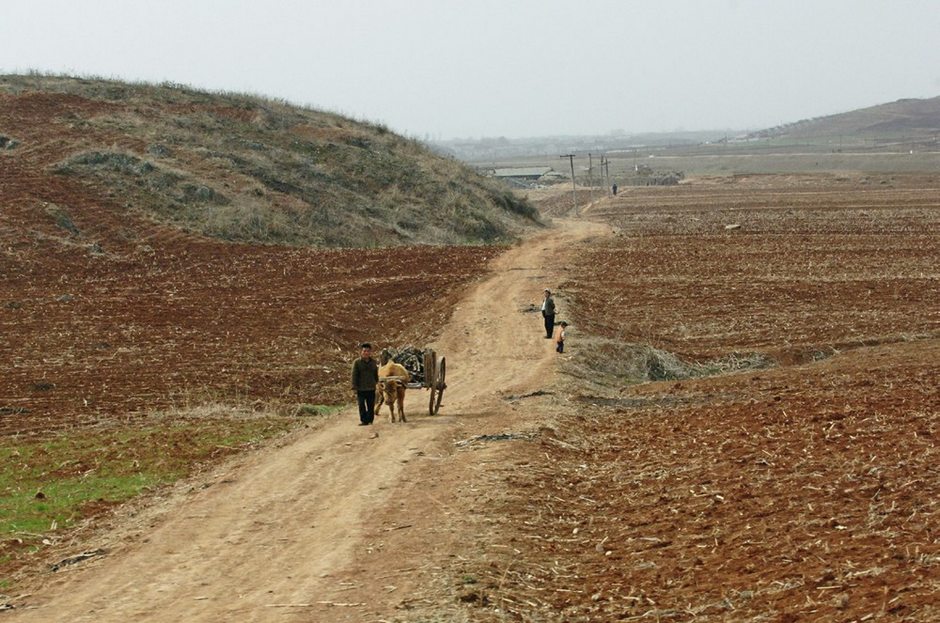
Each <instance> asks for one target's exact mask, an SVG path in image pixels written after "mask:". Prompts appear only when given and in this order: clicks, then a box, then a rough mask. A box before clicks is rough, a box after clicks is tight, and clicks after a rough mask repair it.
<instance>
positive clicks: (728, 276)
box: [459, 177, 940, 621]
mask: <svg viewBox="0 0 940 623" xmlns="http://www.w3.org/2000/svg"><path fill="white" fill-rule="evenodd" d="M890 183H891V184H894V185H895V188H889V189H887V190H885V189H884V186H885V185H882V184H880V183H878V180H872V179H868V180H865V179H859V178H851V179H833V178H798V179H784V178H771V177H757V178H745V179H736V180H731V181H729V182H727V183H715V184H702V183H700V184H698V185H691V186H688V187H679V188H675V189H635V190H634V189H631V190H630V191H628V192H627V193H626V195H623V196H621V197H619V198H618V199H617V200H615V201H613V202H609V203H604V204H601V205H600V206H598V207H596V208H594V209H593V210H591V211H590V212H589V213H588V214H589V215H590V216H592V217H594V218H601V219H603V220H605V221H606V222H609V223H613V224H615V225H616V226H618V227H620V228H621V231H620V235H619V236H618V237H616V238H615V239H614V240H612V241H611V242H610V243H606V244H600V245H592V248H590V249H583V250H579V252H578V253H577V254H576V255H578V256H579V260H578V262H577V264H576V265H575V266H573V272H574V276H573V278H572V279H571V280H570V281H569V283H567V284H565V285H564V287H562V288H560V291H561V292H562V293H563V294H564V293H567V294H568V295H569V297H570V300H569V304H570V305H571V307H570V309H572V310H574V313H573V314H572V315H571V316H570V317H572V318H573V320H574V324H573V327H572V328H573V329H577V331H571V332H570V333H571V339H570V342H571V346H570V348H571V350H572V353H573V354H572V356H573V357H575V358H578V356H579V354H578V335H586V334H587V333H589V332H593V333H595V334H600V335H604V336H605V337H608V338H613V339H621V340H624V341H625V342H648V343H651V344H653V345H654V346H657V347H659V348H663V349H667V350H672V351H676V352H678V353H680V354H681V355H683V356H685V357H686V358H689V359H699V358H701V359H704V358H708V357H715V356H721V355H726V354H728V353H730V352H742V351H759V352H762V353H766V354H769V355H770V356H772V357H774V358H775V359H777V361H778V362H779V364H780V365H779V366H778V367H775V368H773V369H769V370H761V371H750V372H743V373H739V374H733V375H727V376H719V377H713V378H705V379H696V380H686V381H681V382H675V381H673V382H668V381H667V382H657V383H647V384H643V385H638V386H632V387H622V388H621V390H620V392H619V398H618V399H615V400H611V401H609V402H608V403H607V404H610V405H613V406H609V407H603V406H597V405H594V406H591V405H590V403H591V402H592V399H591V397H589V396H578V395H577V389H575V390H574V392H575V395H574V396H573V397H574V398H582V399H583V401H584V402H582V404H585V405H586V406H584V407H583V408H582V409H580V412H578V413H576V414H572V413H570V412H568V413H567V414H565V413H564V412H562V414H561V415H556V419H555V420H554V421H553V422H552V423H551V424H550V425H549V426H548V427H546V428H543V429H542V430H541V434H540V436H539V439H538V440H537V441H536V442H532V443H517V444H514V445H513V446H512V448H511V451H510V450H508V449H507V452H511V455H507V456H506V459H505V460H506V463H505V464H506V465H507V467H506V468H505V469H503V470H501V471H497V473H496V474H494V477H495V479H496V482H497V483H498V484H499V486H498V487H496V488H495V489H494V488H493V487H489V488H487V489H486V494H485V496H484V497H485V499H483V498H481V499H480V500H478V503H479V504H481V505H484V504H485V506H486V508H487V513H486V517H485V519H484V518H483V517H480V518H478V519H479V520H482V521H485V522H487V523H488V525H491V526H492V525H493V524H495V525H497V526H498V529H492V528H491V529H490V530H489V531H488V534H487V536H486V537H484V538H482V545H480V546H479V547H478V548H477V549H476V551H475V552H474V553H475V554H477V558H476V560H478V561H480V560H482V562H478V563H477V564H476V565H474V564H469V565H465V567H464V569H463V571H464V573H465V574H466V577H471V578H473V583H471V584H468V585H465V586H462V587H461V588H460V589H459V592H460V595H461V599H462V600H463V601H465V602H468V603H470V604H473V605H474V606H481V605H482V606H484V607H472V608H470V610H469V612H470V613H471V614H472V618H473V619H474V620H481V621H486V620H505V618H506V617H507V616H508V617H509V618H510V619H512V620H531V621H538V620H564V621H612V620H634V619H636V620H646V619H649V620H674V621H691V620H733V621H797V620H824V621H830V620H831V621H841V620H845V621H849V620H868V619H869V618H872V619H873V618H878V617H887V618H888V619H890V620H911V621H930V620H936V618H937V617H938V616H940V610H938V609H937V604H936V594H937V592H938V590H940V540H938V536H937V533H936V525H937V524H938V523H940V521H938V520H940V504H938V502H937V499H938V496H937V491H940V473H938V472H937V470H936V465H937V461H938V458H940V456H938V452H937V448H936V435H937V423H938V419H940V389H938V385H940V383H938V380H940V339H938V320H940V319H938V311H940V310H938V306H937V301H938V300H940V296H938V294H940V290H938V275H937V269H936V267H937V266H938V265H940V245H938V244H937V242H938V233H940V228H938V223H940V206H938V204H937V202H936V190H934V189H935V188H936V186H937V180H935V179H931V178H901V179H898V178H895V179H893V180H891V181H890ZM873 186H874V189H872V187H873ZM732 223H737V224H740V225H741V227H740V228H739V229H729V230H726V229H725V226H726V225H728V224H732ZM823 357H825V358H826V359H825V360H824V361H816V359H819V358H823ZM598 373H599V374H602V373H603V372H602V371H598ZM595 402H598V403H600V401H595ZM618 402H619V403H620V404H621V405H622V406H616V405H617V404H618ZM500 490H504V492H503V493H498V494H494V491H497V492H498V491H500ZM470 504H471V505H472V504H473V503H472V502H471V503H470ZM481 550H484V551H486V554H485V555H484V556H483V557H482V559H481V558H480V557H479V551H481ZM468 557H469V556H468Z"/></svg>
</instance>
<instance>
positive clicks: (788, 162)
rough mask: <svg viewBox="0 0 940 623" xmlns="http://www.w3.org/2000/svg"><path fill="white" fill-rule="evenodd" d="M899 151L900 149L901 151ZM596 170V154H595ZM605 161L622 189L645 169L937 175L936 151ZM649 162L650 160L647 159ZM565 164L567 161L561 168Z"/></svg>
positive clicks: (530, 160)
mask: <svg viewBox="0 0 940 623" xmlns="http://www.w3.org/2000/svg"><path fill="white" fill-rule="evenodd" d="M902 147H903V146H902ZM594 156H595V165H596V162H597V160H598V159H599V157H600V154H594ZM604 156H605V157H606V158H608V159H609V160H610V165H609V169H610V177H611V181H612V182H617V183H619V184H620V185H625V184H629V183H631V181H630V180H631V178H633V176H634V166H635V165H643V166H647V167H650V168H651V169H653V170H654V171H660V172H664V171H682V172H683V173H684V174H685V175H686V176H687V177H688V176H695V175H740V174H749V173H756V174H787V173H809V174H816V173H850V172H862V173H868V174H873V175H874V174H879V173H885V174H891V173H925V172H928V173H929V172H936V171H940V151H929V152H924V151H915V152H914V153H913V154H910V153H908V150H892V151H871V150H858V151H854V150H853V151H850V150H849V149H845V150H843V151H836V148H835V147H834V146H833V147H828V148H820V149H818V150H815V148H807V146H789V147H788V146H772V147H770V148H763V147H760V146H754V147H751V148H748V147H742V146H733V145H732V146H729V147H727V148H723V147H722V146H718V145H712V146H703V147H701V148H663V149H660V148H657V149H646V150H644V149H638V150H636V153H635V154H634V153H633V152H632V151H628V152H608V153H605V154H604ZM650 156H652V157H650ZM473 164H475V165H476V166H479V167H483V168H487V167H539V166H545V167H552V168H554V169H555V170H556V171H559V172H561V173H564V174H566V175H567V174H568V169H567V167H565V166H561V165H559V161H558V157H557V156H556V155H554V154H550V155H545V156H530V157H525V158H515V159H511V160H500V161H496V162H493V161H487V162H478V163H473ZM565 164H567V161H566V162H565ZM587 166H588V158H587V154H586V153H584V154H578V158H577V160H576V161H575V167H576V174H577V176H578V183H579V184H587V183H588V180H589V178H588V173H587V170H586V168H587ZM594 175H595V184H596V185H597V186H598V187H603V186H604V180H603V179H601V177H600V169H599V168H596V169H595V171H594Z"/></svg>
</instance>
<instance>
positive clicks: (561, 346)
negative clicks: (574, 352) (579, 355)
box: [555, 320, 568, 353]
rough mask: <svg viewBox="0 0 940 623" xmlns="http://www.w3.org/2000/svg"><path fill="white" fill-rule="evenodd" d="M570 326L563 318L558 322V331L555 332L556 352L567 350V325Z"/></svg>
mask: <svg viewBox="0 0 940 623" xmlns="http://www.w3.org/2000/svg"><path fill="white" fill-rule="evenodd" d="M567 326H568V323H567V322H565V321H564V320H562V321H561V322H560V323H558V331H556V332H555V352H557V353H563V352H565V327H567Z"/></svg>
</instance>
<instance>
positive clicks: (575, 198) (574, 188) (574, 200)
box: [559, 154, 578, 212]
mask: <svg viewBox="0 0 940 623" xmlns="http://www.w3.org/2000/svg"><path fill="white" fill-rule="evenodd" d="M559 157H560V158H567V159H568V164H570V165H571V209H572V210H574V211H575V212H577V211H578V188H577V186H575V184H574V154H565V155H564V156H559Z"/></svg>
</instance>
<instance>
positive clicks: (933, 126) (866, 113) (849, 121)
mask: <svg viewBox="0 0 940 623" xmlns="http://www.w3.org/2000/svg"><path fill="white" fill-rule="evenodd" d="M938 134H940V97H932V98H928V99H899V100H897V101H894V102H890V103H887V104H879V105H877V106H869V107H867V108H859V109H857V110H852V111H849V112H844V113H838V114H834V115H826V116H824V117H815V118H813V119H803V120H801V121H795V122H793V123H787V124H784V125H779V126H776V127H773V128H768V129H765V130H760V131H758V132H753V133H751V134H749V135H748V136H749V137H750V138H780V137H791V138H807V139H808V138H817V137H823V136H854V137H884V138H909V139H916V140H926V139H936V138H937V135H938Z"/></svg>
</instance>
